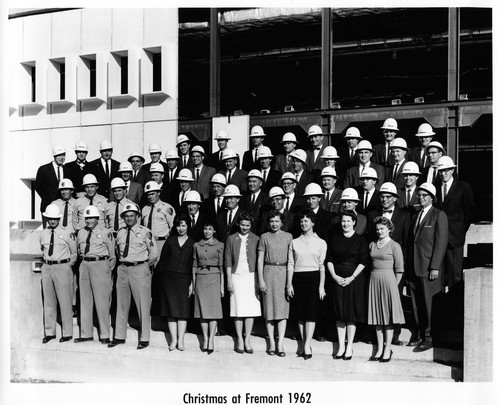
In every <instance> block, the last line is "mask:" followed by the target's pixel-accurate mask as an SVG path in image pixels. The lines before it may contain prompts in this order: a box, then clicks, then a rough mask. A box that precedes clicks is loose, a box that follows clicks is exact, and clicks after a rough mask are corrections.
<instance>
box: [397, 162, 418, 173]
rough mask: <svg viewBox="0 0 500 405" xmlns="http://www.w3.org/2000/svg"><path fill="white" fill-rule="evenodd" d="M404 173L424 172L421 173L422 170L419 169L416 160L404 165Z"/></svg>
mask: <svg viewBox="0 0 500 405" xmlns="http://www.w3.org/2000/svg"><path fill="white" fill-rule="evenodd" d="M401 173H402V174H403V175H405V174H417V175H419V174H422V173H420V170H419V169H418V165H417V164H416V163H415V162H406V164H405V165H404V166H403V170H402V171H401Z"/></svg>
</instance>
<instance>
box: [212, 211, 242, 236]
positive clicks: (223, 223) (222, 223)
mask: <svg viewBox="0 0 500 405" xmlns="http://www.w3.org/2000/svg"><path fill="white" fill-rule="evenodd" d="M242 211H243V210H242V209H241V207H238V209H237V210H236V213H235V214H234V216H233V218H232V220H231V223H230V224H229V226H228V224H227V208H224V209H223V210H222V211H221V212H220V213H219V216H218V218H217V221H218V229H219V237H218V238H217V239H218V240H220V241H221V242H222V243H226V239H227V238H228V236H229V235H232V234H233V233H235V232H238V222H237V221H238V216H239V215H240V214H241V212H242Z"/></svg>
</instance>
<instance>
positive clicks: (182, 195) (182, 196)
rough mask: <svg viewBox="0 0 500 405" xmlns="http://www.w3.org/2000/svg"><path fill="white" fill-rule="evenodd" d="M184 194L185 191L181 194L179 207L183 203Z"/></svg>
mask: <svg viewBox="0 0 500 405" xmlns="http://www.w3.org/2000/svg"><path fill="white" fill-rule="evenodd" d="M184 193H185V191H183V192H182V193H181V201H180V205H182V203H183V202H184Z"/></svg>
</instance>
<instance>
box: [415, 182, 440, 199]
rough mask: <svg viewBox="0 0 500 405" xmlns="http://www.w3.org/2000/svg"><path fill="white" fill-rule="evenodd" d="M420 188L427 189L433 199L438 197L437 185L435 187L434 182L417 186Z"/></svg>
mask: <svg viewBox="0 0 500 405" xmlns="http://www.w3.org/2000/svg"><path fill="white" fill-rule="evenodd" d="M418 190H424V191H427V192H428V193H429V194H430V195H431V197H432V199H433V200H435V199H436V187H434V184H432V183H422V184H421V185H420V186H418V187H417V191H418Z"/></svg>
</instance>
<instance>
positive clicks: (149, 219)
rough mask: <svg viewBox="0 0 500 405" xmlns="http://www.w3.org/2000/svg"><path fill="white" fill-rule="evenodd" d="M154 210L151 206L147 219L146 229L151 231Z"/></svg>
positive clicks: (153, 206)
mask: <svg viewBox="0 0 500 405" xmlns="http://www.w3.org/2000/svg"><path fill="white" fill-rule="evenodd" d="M154 209H155V205H154V204H153V205H152V206H151V212H150V213H149V218H148V228H149V229H151V230H153V211H154Z"/></svg>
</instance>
